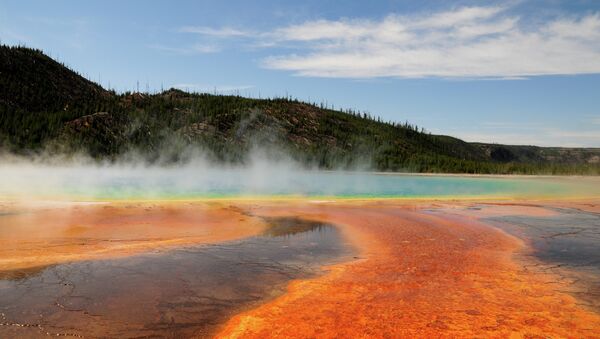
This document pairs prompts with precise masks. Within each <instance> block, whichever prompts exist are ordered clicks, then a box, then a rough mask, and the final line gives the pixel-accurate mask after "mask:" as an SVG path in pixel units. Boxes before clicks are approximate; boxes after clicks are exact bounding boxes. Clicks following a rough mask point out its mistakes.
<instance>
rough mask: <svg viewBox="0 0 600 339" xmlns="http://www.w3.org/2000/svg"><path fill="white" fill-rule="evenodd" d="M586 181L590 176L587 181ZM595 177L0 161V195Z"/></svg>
mask: <svg viewBox="0 0 600 339" xmlns="http://www.w3.org/2000/svg"><path fill="white" fill-rule="evenodd" d="M586 180H588V181H590V182H586ZM599 183H600V182H599V181H598V180H596V179H594V178H587V179H585V180H584V179H564V178H563V179H555V178H534V177H532V178H523V177H512V178H506V177H502V178H501V177H458V176H417V175H394V174H375V173H368V172H339V171H331V172H324V171H316V170H300V169H298V168H297V166H294V165H293V164H290V163H269V162H256V163H254V164H253V165H251V166H247V167H243V168H242V167H221V166H209V165H206V164H204V163H190V164H187V165H185V166H179V167H158V166H155V167H147V166H139V165H138V166H135V165H111V166H98V165H82V164H78V165H53V166H49V165H40V164H33V163H25V164H24V163H9V164H4V165H0V196H1V197H8V198H16V199H31V198H40V199H46V198H48V199H50V198H51V199H57V198H61V199H74V200H79V199H83V200H85V199H186V198H211V197H234V196H289V195H293V196H298V195H299V196H309V197H310V196H315V197H317V196H337V197H437V196H439V197H443V196H446V197H448V196H481V195H486V196H508V197H514V196H540V195H543V196H557V195H580V194H587V195H597V194H598V192H596V190H595V189H594V188H597V187H599V186H598V184H599Z"/></svg>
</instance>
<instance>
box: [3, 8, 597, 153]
mask: <svg viewBox="0 0 600 339" xmlns="http://www.w3.org/2000/svg"><path fill="white" fill-rule="evenodd" d="M0 39H1V40H2V42H3V43H5V44H18V43H22V44H26V45H28V46H31V47H36V48H40V49H42V50H44V51H46V52H47V53H48V54H50V55H51V56H52V57H54V58H58V59H59V60H61V61H62V62H64V63H66V64H67V65H69V66H70V67H71V68H73V69H75V70H77V71H79V72H80V73H82V74H84V75H85V76H86V77H88V78H89V79H91V80H94V81H97V82H100V83H101V84H102V85H103V86H104V87H109V86H110V87H111V88H114V89H116V90H117V91H123V90H135V89H136V86H137V85H136V84H137V82H139V86H140V90H145V89H146V86H148V87H149V88H150V90H152V91H156V90H160V89H161V88H165V89H166V88H169V87H172V86H175V87H180V88H182V89H188V90H193V91H209V92H213V91H215V90H216V91H217V92H220V93H225V94H228V93H240V94H242V95H246V96H254V97H257V96H259V95H260V96H261V97H265V96H283V95H286V93H287V94H289V95H292V96H294V97H297V98H299V99H302V100H310V101H316V102H321V101H323V102H327V103H328V104H329V105H334V106H335V107H336V108H337V107H343V108H355V109H359V110H365V111H369V112H371V113H372V114H375V115H379V116H381V117H382V118H384V119H385V120H397V121H405V120H408V121H410V122H412V123H416V124H418V125H419V126H423V127H425V128H426V129H427V130H429V131H431V132H433V133H440V134H449V135H453V136H457V137H460V138H463V139H465V140H468V141H485V142H498V143H508V144H536V145H543V146H592V147H600V1H594V0H589V1H583V0H579V1H578V0H571V1H558V0H547V1H503V2H497V1H496V2H488V1H456V2H450V1H393V0H388V1H368V2H367V1H346V2H344V1H328V0H320V1H266V0H264V1H178V2H175V1H160V2H159V1H85V2H84V1H60V0H57V1H24V0H18V1H17V0H14V1H11V0H4V1H2V2H1V3H0Z"/></svg>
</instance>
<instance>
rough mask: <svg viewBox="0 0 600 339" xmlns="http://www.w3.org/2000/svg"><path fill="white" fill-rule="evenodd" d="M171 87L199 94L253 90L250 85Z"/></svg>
mask: <svg viewBox="0 0 600 339" xmlns="http://www.w3.org/2000/svg"><path fill="white" fill-rule="evenodd" d="M172 87H174V88H178V89H181V90H184V91H190V92H199V93H213V92H216V93H232V92H238V91H244V90H249V89H252V88H254V86H251V85H213V86H210V85H206V84H193V83H188V84H186V83H182V84H174V85H173V86H172Z"/></svg>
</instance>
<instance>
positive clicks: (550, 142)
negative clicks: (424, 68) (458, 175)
mask: <svg viewBox="0 0 600 339" xmlns="http://www.w3.org/2000/svg"><path fill="white" fill-rule="evenodd" d="M482 127H483V126H482ZM434 132H437V133H450V134H452V135H453V136H456V137H459V138H461V139H463V140H466V141H475V142H488V143H499V144H508V145H536V146H561V147H600V131H598V130H596V131H594V130H589V129H588V130H575V129H559V128H553V127H533V126H529V127H527V128H516V129H508V128H498V129H487V128H485V127H484V128H482V129H480V130H477V131H474V130H453V131H449V130H444V131H439V130H437V131H434Z"/></svg>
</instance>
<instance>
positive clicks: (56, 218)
mask: <svg viewBox="0 0 600 339" xmlns="http://www.w3.org/2000/svg"><path fill="white" fill-rule="evenodd" d="M1 207H2V214H1V215H0V278H4V279H10V278H18V277H20V276H22V275H23V274H28V273H30V272H36V270H40V269H43V267H45V266H48V265H53V264H57V263H63V262H70V261H81V260H90V259H104V258H114V257H120V256H127V255H131V254H136V253H140V252H143V251H148V250H155V249H157V248H165V247H166V248H169V247H172V246H180V245H186V244H202V243H217V242H223V241H227V240H234V239H240V238H244V237H248V236H252V235H255V234H259V233H261V232H262V231H263V230H264V229H265V222H264V221H263V220H261V219H259V218H254V217H252V216H249V215H248V214H246V213H245V212H244V211H243V210H240V209H239V208H231V207H230V205H228V204H223V203H201V202H177V203H175V202H174V203H164V202H163V203H143V202H139V203H99V204H81V203H62V204H25V205H23V204H15V203H12V204H9V203H4V205H3V206H1Z"/></svg>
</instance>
